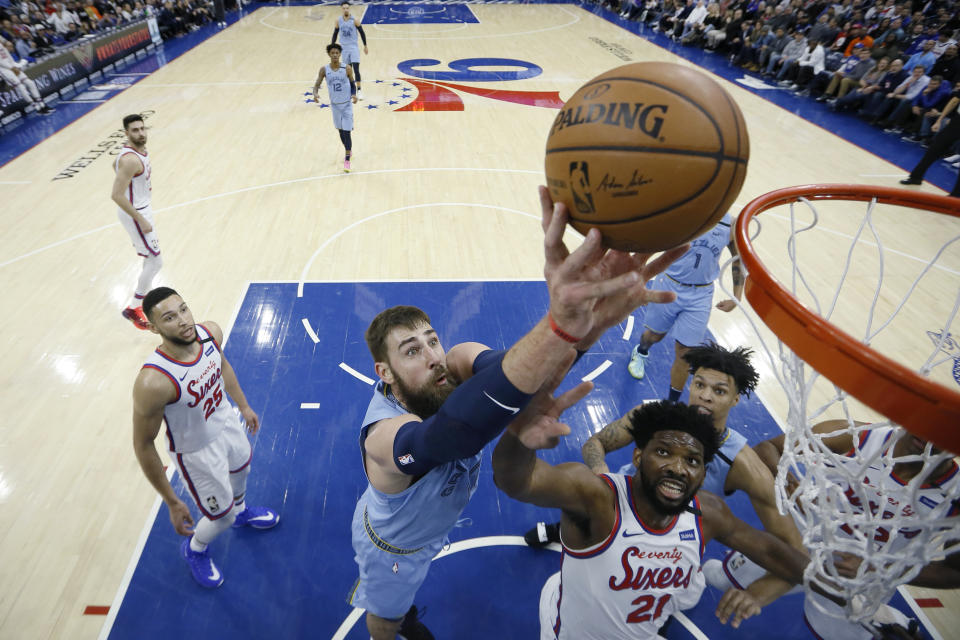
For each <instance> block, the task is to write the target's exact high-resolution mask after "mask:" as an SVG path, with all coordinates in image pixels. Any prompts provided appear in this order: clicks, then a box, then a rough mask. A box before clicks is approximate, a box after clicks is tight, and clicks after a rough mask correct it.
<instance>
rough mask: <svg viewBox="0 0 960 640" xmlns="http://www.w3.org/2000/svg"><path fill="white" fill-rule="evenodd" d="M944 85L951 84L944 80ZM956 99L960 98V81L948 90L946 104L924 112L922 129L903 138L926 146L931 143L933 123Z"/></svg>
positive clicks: (921, 123)
mask: <svg viewBox="0 0 960 640" xmlns="http://www.w3.org/2000/svg"><path fill="white" fill-rule="evenodd" d="M931 79H932V78H931ZM943 86H944V87H949V86H950V85H949V84H948V83H947V82H946V81H944V83H943ZM956 99H960V82H957V83H956V84H955V85H954V86H953V90H952V91H950V92H948V95H947V99H946V100H945V101H944V103H943V105H944V106H941V107H939V108H936V109H930V110H929V111H927V112H926V113H925V114H923V119H922V120H921V121H920V130H919V131H917V132H916V134H910V135H907V136H904V138H903V139H904V140H906V141H907V142H919V143H920V144H922V145H924V146H927V145H929V144H930V140H931V138H933V136H934V132H933V123H934V122H937V121H939V120H940V116H942V115H943V112H944V111H945V110H946V106H945V105H947V104H950V101H951V100H956Z"/></svg>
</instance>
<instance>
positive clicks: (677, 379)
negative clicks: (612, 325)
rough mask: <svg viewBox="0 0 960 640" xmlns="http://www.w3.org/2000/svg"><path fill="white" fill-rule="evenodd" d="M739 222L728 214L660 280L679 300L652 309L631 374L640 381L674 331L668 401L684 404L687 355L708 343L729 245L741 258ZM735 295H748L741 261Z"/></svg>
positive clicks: (728, 306) (726, 307)
mask: <svg viewBox="0 0 960 640" xmlns="http://www.w3.org/2000/svg"><path fill="white" fill-rule="evenodd" d="M734 220H735V219H734V217H733V216H732V215H730V214H729V213H728V214H727V215H725V216H723V219H722V220H721V221H720V222H719V223H718V224H717V226H715V227H714V228H713V229H711V230H710V231H707V232H706V233H705V234H703V235H702V236H700V237H699V238H697V239H696V240H694V241H693V242H691V243H690V250H689V251H687V252H686V253H685V254H683V255H682V256H681V257H680V258H679V259H678V260H677V261H676V262H674V263H673V264H672V265H670V268H669V269H667V270H666V271H665V272H664V273H662V274H660V276H658V278H657V281H656V283H655V287H656V288H657V289H664V290H666V291H673V292H675V293H676V294H677V299H676V301H675V302H673V303H671V304H665V305H655V306H653V307H651V308H650V309H648V310H647V314H646V316H645V317H644V320H643V327H644V331H643V335H642V336H640V344H638V345H637V346H635V347H634V348H633V351H632V352H631V354H630V364H628V365H627V370H628V371H629V372H630V375H631V376H633V377H634V378H636V379H638V380H640V379H642V378H643V376H644V375H645V372H644V369H645V368H646V363H647V358H648V357H649V350H650V347H651V346H653V345H654V344H656V343H658V342H660V341H661V340H663V338H664V336H666V335H667V332H669V331H673V336H674V339H675V344H674V354H675V355H674V360H673V366H672V367H671V368H670V391H669V393H668V394H667V398H668V399H669V400H673V401H676V400H679V399H680V395H681V394H682V393H683V387H684V385H685V384H686V383H687V375H689V373H690V366H689V365H688V364H687V363H686V362H685V361H684V359H683V354H684V353H686V352H687V350H688V349H689V348H690V347H695V346H696V345H698V344H700V343H702V342H703V338H704V336H705V335H706V332H707V321H708V320H709V319H710V308H711V306H712V305H713V283H714V280H716V279H717V277H718V276H719V275H720V253H721V252H722V251H723V248H724V247H725V246H726V247H727V248H728V249H729V250H730V253H731V254H732V255H733V257H734V258H737V257H738V256H739V254H738V253H737V245H736V243H735V242H734V241H733V229H732V227H733V223H734ZM730 271H731V275H732V276H733V295H734V297H736V299H737V300H740V298H741V296H742V295H743V273H742V271H741V270H740V261H739V259H738V260H736V261H734V263H733V265H732V267H731V270H730ZM736 306H737V303H736V302H734V301H733V300H721V301H720V302H718V303H717V309H720V310H721V311H726V312H730V311H733V309H735V308H736Z"/></svg>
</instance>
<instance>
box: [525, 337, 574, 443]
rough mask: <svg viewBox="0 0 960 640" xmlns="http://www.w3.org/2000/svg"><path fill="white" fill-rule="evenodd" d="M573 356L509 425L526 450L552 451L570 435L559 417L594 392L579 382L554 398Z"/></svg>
mask: <svg viewBox="0 0 960 640" xmlns="http://www.w3.org/2000/svg"><path fill="white" fill-rule="evenodd" d="M574 355H575V354H574V353H573V351H572V350H571V352H570V355H569V356H568V357H567V358H565V359H564V361H563V362H562V363H561V364H560V366H559V367H558V368H557V370H556V371H555V372H554V373H553V375H552V376H551V377H550V378H549V379H548V380H547V381H546V382H545V383H544V385H543V387H542V388H541V389H540V390H539V391H538V392H537V393H536V395H534V396H533V399H532V400H530V403H529V404H528V405H527V406H526V407H525V408H524V410H523V411H521V412H520V414H519V415H517V417H516V418H515V419H514V420H513V422H512V423H511V424H510V427H509V428H510V431H511V432H513V434H514V435H516V436H517V438H518V439H519V440H520V442H521V443H522V444H523V446H525V447H526V448H527V449H534V450H535V449H552V448H553V447H555V446H557V444H558V443H559V442H560V438H561V437H563V436H566V435H569V434H570V427H569V426H568V425H566V424H564V423H563V422H560V414H562V413H563V412H564V411H566V410H567V409H569V408H570V407H572V406H573V405H575V404H577V403H578V402H580V401H581V400H582V399H583V398H584V397H585V396H586V395H587V394H588V393H590V392H591V391H592V390H593V383H592V382H581V383H580V384H578V385H577V386H575V387H574V388H572V389H570V390H568V391H567V392H565V393H564V394H563V395H561V396H560V397H559V398H555V397H554V396H553V392H554V391H556V390H557V387H559V386H560V383H561V382H563V378H564V377H565V376H566V375H567V371H568V370H569V369H570V367H571V365H572V364H573V360H574Z"/></svg>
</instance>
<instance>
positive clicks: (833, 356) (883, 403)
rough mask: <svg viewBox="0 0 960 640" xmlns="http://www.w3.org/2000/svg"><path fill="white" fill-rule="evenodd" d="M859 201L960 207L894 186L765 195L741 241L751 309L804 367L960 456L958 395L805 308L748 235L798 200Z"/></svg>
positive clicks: (743, 220) (743, 218) (748, 210)
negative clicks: (758, 220)
mask: <svg viewBox="0 0 960 640" xmlns="http://www.w3.org/2000/svg"><path fill="white" fill-rule="evenodd" d="M801 198H803V199H806V200H826V199H834V200H853V201H863V202H869V201H871V200H876V201H877V203H880V204H888V205H896V206H903V207H910V208H914V209H923V210H927V211H932V212H936V213H941V214H946V215H950V216H954V217H958V218H960V206H958V205H960V201H958V200H957V199H956V198H951V197H947V196H940V195H933V194H929V193H923V192H915V191H907V190H905V189H894V188H889V187H877V186H871V185H854V184H820V185H802V186H797V187H788V188H785V189H779V190H777V191H771V192H770V193H767V194H764V195H762V196H760V197H758V198H756V199H754V200H753V201H752V202H750V203H749V204H748V205H747V206H746V207H744V209H743V212H742V213H741V214H740V217H739V218H738V220H737V225H736V241H737V247H738V248H739V250H740V259H741V261H742V263H743V265H744V266H745V267H746V271H747V274H748V276H747V280H746V285H745V293H746V296H747V300H748V301H749V302H750V306H751V307H752V308H753V310H754V311H755V312H756V313H757V315H758V316H759V317H760V319H761V320H762V321H763V322H764V323H765V324H766V325H767V326H768V327H770V329H771V330H773V331H774V333H776V334H777V336H778V337H779V338H780V340H781V341H782V342H783V343H784V344H785V345H786V346H788V347H789V348H790V349H791V350H792V351H793V352H794V353H796V354H797V355H798V356H799V357H800V358H802V359H803V360H804V361H805V362H806V363H808V364H809V365H810V366H812V367H813V368H814V369H816V370H817V371H818V372H820V373H821V374H822V375H824V376H825V377H826V378H827V379H829V380H830V381H831V382H833V383H834V384H836V385H837V386H838V387H840V388H841V389H843V390H844V391H846V392H847V393H849V394H851V395H853V396H854V397H856V398H857V399H858V400H860V401H861V402H863V403H864V404H865V405H867V406H868V407H870V408H871V409H873V410H875V411H878V412H880V413H882V414H883V415H884V416H886V417H887V418H889V419H890V420H893V421H894V422H896V423H898V424H901V425H903V426H904V427H905V428H906V429H907V430H909V431H910V432H911V433H913V434H915V435H917V436H920V437H922V438H924V439H926V440H929V441H931V442H933V443H934V444H936V445H938V446H940V447H942V448H944V449H946V450H948V451H951V452H954V453H960V393H958V392H956V391H953V390H951V389H949V388H948V387H945V386H943V385H941V384H938V383H937V382H935V381H933V380H930V379H928V378H926V377H923V376H922V375H920V374H918V373H917V372H915V371H911V370H910V369H909V368H907V367H905V366H904V365H902V364H900V363H899V362H897V361H895V360H893V359H891V358H889V357H887V356H884V355H882V354H881V353H879V352H877V351H875V350H874V349H872V348H871V347H869V346H867V345H865V344H864V343H862V342H860V341H858V340H856V339H854V338H853V337H851V336H850V335H848V334H847V333H845V332H843V331H841V330H840V329H839V328H838V327H836V326H834V325H833V324H831V323H830V322H828V321H827V320H825V319H823V318H822V317H820V316H819V315H817V314H816V313H815V312H813V311H811V310H810V309H808V308H807V307H806V306H805V305H803V304H802V303H801V302H800V301H799V300H798V299H797V298H796V297H795V296H794V295H793V294H791V293H790V292H789V291H788V290H787V289H786V288H784V287H783V285H781V284H780V283H779V282H778V281H777V280H776V279H775V278H774V277H773V276H772V275H771V274H770V272H769V271H768V270H767V268H766V267H765V266H764V264H763V263H762V262H761V261H760V259H759V258H758V256H757V254H756V253H755V251H754V248H753V245H752V243H751V241H750V237H749V234H748V227H749V224H750V220H751V219H752V218H753V217H754V216H756V215H757V214H759V213H762V212H763V211H766V210H767V209H770V208H772V207H776V206H781V205H786V204H790V203H793V202H796V201H798V200H800V199H801Z"/></svg>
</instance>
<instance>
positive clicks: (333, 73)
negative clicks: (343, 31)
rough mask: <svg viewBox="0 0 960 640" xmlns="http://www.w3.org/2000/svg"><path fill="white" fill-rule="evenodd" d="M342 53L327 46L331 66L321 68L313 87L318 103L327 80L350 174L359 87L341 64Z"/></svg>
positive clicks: (338, 46)
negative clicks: (354, 117) (354, 111)
mask: <svg viewBox="0 0 960 640" xmlns="http://www.w3.org/2000/svg"><path fill="white" fill-rule="evenodd" d="M342 51H343V47H341V46H340V45H338V44H328V45H327V55H328V56H330V64H325V65H323V66H322V67H320V73H319V74H318V75H317V81H316V83H314V85H313V99H314V101H315V102H317V103H319V102H320V97H319V96H318V95H317V92H319V91H320V85H322V84H323V79H324V78H326V79H327V92H328V93H329V94H330V110H331V111H332V112H333V126H334V127H336V129H337V131H338V132H339V133H340V141H341V142H342V143H343V148H344V150H345V152H346V153H345V155H344V158H343V170H344V171H345V172H347V173H350V155H351V154H352V152H353V137H352V136H351V135H350V132H351V131H353V105H354V104H356V102H357V93H356V92H357V86H356V84H355V83H354V81H353V71H352V70H351V69H350V67H347V66H345V65H342V64H340V54H341V53H342Z"/></svg>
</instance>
